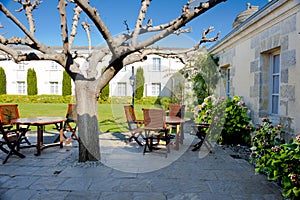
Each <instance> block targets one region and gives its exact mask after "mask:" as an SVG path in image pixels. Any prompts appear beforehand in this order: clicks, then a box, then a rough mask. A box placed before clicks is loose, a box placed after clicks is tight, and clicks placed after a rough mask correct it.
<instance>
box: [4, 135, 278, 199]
mask: <svg viewBox="0 0 300 200" xmlns="http://www.w3.org/2000/svg"><path fill="white" fill-rule="evenodd" d="M124 134H125V136H126V137H128V134H127V133H124ZM126 134H127V135H126ZM121 136H122V134H121V133H103V134H101V135H100V144H101V148H100V149H101V157H102V160H101V162H87V163H78V162H77V158H78V148H77V146H78V145H76V141H73V142H72V144H71V145H68V146H64V148H63V149H60V148H59V147H52V148H49V149H45V150H43V151H42V154H41V155H40V156H34V152H35V149H22V152H23V153H24V154H25V155H26V158H24V159H20V158H18V157H16V156H12V157H11V158H10V159H9V160H8V162H7V163H6V164H5V165H3V164H0V199H1V200H14V199H16V200H19V199H22V200H27V199H28V200H31V199H47V200H48V199H55V200H57V199H63V200H65V199H72V200H74V199H75V200H76V199H99V200H100V199H101V200H102V199H103V200H104V199H105V200H107V199H108V200H119V199H122V200H124V199H125V200H126V199H128V200H132V199H134V200H140V199H143V200H147V199H149V200H150V199H151V200H152V199H158V200H160V199H163V200H166V199H167V200H170V199H171V200H185V199H187V200H190V199H195V200H199V199H204V200H209V199H212V200H215V199H222V200H224V199H225V200H227V199H228V200H233V199H245V200H246V199H247V200H248V199H266V200H269V199H270V200H274V199H275V200H277V199H283V198H282V196H281V193H280V188H279V187H278V186H277V185H276V184H274V183H273V182H269V181H267V178H266V177H265V176H264V175H259V174H255V172H254V167H253V166H252V165H251V164H249V162H247V161H246V160H243V159H234V158H233V157H231V156H230V154H233V153H234V152H232V151H231V149H229V148H225V147H223V146H215V147H214V149H213V151H212V153H210V152H209V151H208V150H207V149H205V148H203V149H201V151H200V152H193V151H191V149H192V147H191V145H192V144H194V143H195V141H194V137H195V136H191V135H188V134H186V137H185V140H184V144H183V145H181V146H180V150H179V151H175V150H174V149H172V148H171V153H169V154H168V155H167V157H166V156H165V155H164V154H156V153H147V154H146V155H143V154H142V150H143V149H142V148H140V147H138V145H137V144H135V143H130V144H126V143H125V142H124V140H122V139H116V137H117V138H118V137H119V138H121ZM125 136H124V135H123V136H122V137H123V138H125ZM4 156H5V155H4V154H3V153H2V152H0V160H3V159H4Z"/></svg>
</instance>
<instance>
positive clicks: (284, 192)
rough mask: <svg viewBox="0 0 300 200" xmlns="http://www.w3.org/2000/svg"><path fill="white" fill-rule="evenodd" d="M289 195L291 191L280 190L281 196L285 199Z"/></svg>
mask: <svg viewBox="0 0 300 200" xmlns="http://www.w3.org/2000/svg"><path fill="white" fill-rule="evenodd" d="M291 193H292V189H285V188H283V190H282V195H283V196H285V197H287V196H289V195H290V194H291Z"/></svg>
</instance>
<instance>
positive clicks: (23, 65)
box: [18, 62, 26, 71]
mask: <svg viewBox="0 0 300 200" xmlns="http://www.w3.org/2000/svg"><path fill="white" fill-rule="evenodd" d="M25 65H26V64H25V62H21V63H20V64H19V68H18V70H19V71H24V70H25Z"/></svg>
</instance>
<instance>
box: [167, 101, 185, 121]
mask: <svg viewBox="0 0 300 200" xmlns="http://www.w3.org/2000/svg"><path fill="white" fill-rule="evenodd" d="M184 110H185V105H182V104H170V106H169V116H170V117H180V118H184Z"/></svg>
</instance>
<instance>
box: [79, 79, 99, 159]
mask: <svg viewBox="0 0 300 200" xmlns="http://www.w3.org/2000/svg"><path fill="white" fill-rule="evenodd" d="M75 85H76V104H77V114H78V119H77V120H78V121H77V123H78V136H79V162H86V161H98V160H100V145H99V128H98V99H97V97H96V95H95V90H94V89H95V88H94V87H95V84H94V82H93V81H86V80H76V81H75Z"/></svg>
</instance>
